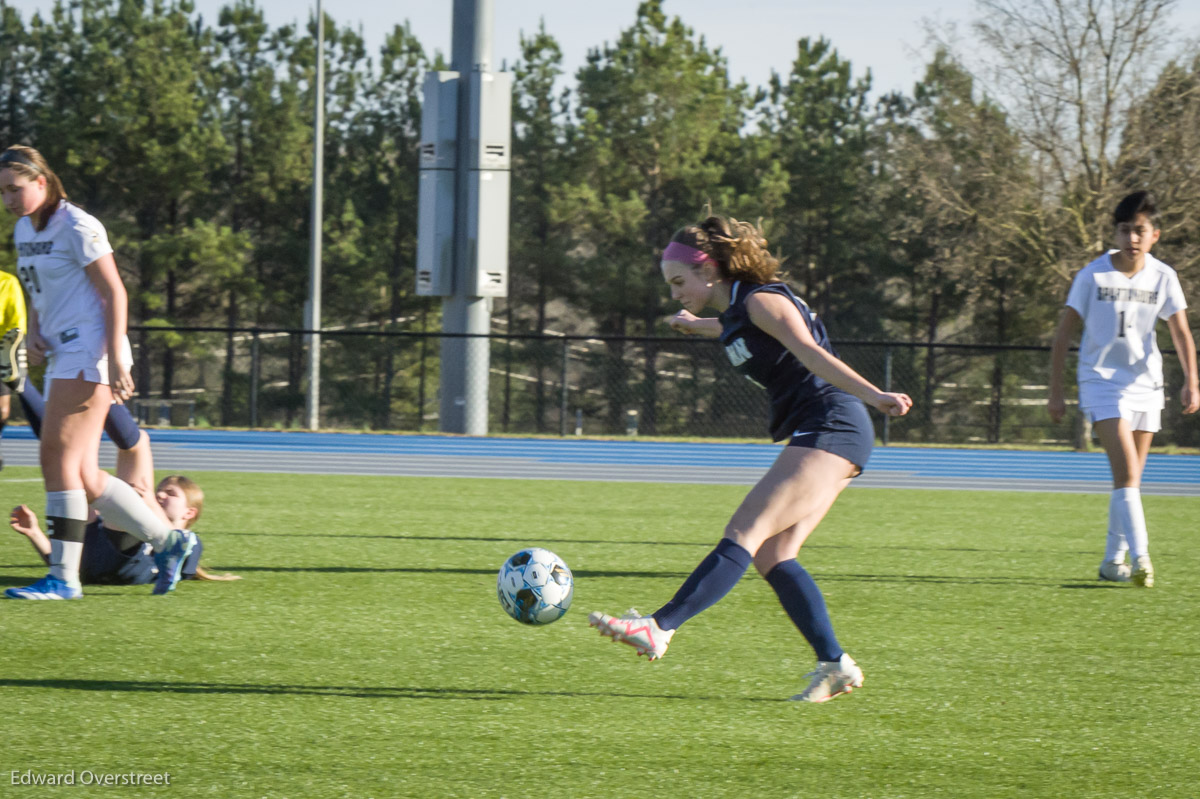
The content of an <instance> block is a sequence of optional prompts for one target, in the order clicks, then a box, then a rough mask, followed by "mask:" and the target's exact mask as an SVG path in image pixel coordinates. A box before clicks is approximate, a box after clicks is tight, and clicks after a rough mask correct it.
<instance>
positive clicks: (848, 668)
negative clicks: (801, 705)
mask: <svg viewBox="0 0 1200 799" xmlns="http://www.w3.org/2000/svg"><path fill="white" fill-rule="evenodd" d="M804 676H805V677H811V678H812V682H810V683H809V684H808V687H807V688H805V689H804V690H803V691H801V692H800V693H798V694H796V695H795V696H793V697H792V699H791V701H793V702H828V701H829V700H830V699H833V698H834V697H835V696H841V695H842V694H848V693H850V692H851V691H853V690H854V689H855V688H862V684H863V673H862V669H860V668H859V667H858V664H857V663H855V662H854V658H852V657H850V656H849V655H847V654H844V653H843V655H842V656H841V658H840V659H838V660H818V661H817V668H816V670H815V671H810V672H809V673H808V674H805V675H804Z"/></svg>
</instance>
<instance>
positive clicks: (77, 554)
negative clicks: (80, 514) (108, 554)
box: [50, 538, 83, 584]
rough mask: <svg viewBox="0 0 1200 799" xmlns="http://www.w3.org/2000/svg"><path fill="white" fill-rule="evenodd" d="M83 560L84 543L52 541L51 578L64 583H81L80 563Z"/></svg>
mask: <svg viewBox="0 0 1200 799" xmlns="http://www.w3.org/2000/svg"><path fill="white" fill-rule="evenodd" d="M81 560H83V542H82V541H62V540H59V539H57V538H51V539H50V576H51V577H56V578H58V579H59V580H62V581H63V582H64V583H72V584H78V583H79V562H80V561H81Z"/></svg>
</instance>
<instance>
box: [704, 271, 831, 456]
mask: <svg viewBox="0 0 1200 799" xmlns="http://www.w3.org/2000/svg"><path fill="white" fill-rule="evenodd" d="M760 291H765V292H770V293H771V294H781V295H783V296H784V297H787V298H788V299H790V300H791V301H792V302H793V303H795V305H796V308H797V310H799V311H800V317H801V318H802V319H804V323H805V324H806V325H808V329H809V332H811V333H812V337H813V339H814V340H815V341H816V342H817V346H819V347H821V349H823V350H825V351H826V352H828V353H829V354H831V355H833V356H834V357H835V358H836V357H837V352H836V351H835V350H834V348H833V345H832V344H830V343H829V335H828V333H826V332H825V325H823V324H822V323H821V320H820V319H818V318H817V315H816V314H815V313H813V312H812V310H811V309H810V308H809V307H808V305H807V304H805V302H804V300H802V299H800V298H799V297H797V296H796V295H795V294H794V293H793V292H792V290H791V289H790V288H788V286H787V285H786V284H784V283H747V282H746V281H743V280H739V281H736V282H734V284H733V286H732V288H731V289H730V298H729V307H728V308H726V309H725V311H724V312H723V313H722V314H721V316H720V321H721V344H722V345H724V347H725V354H726V355H728V356H729V362H730V363H732V364H733V367H734V368H735V369H737V370H738V372H740V373H741V374H743V375H745V376H746V377H748V378H749V379H750V380H752V381H754V382H755V383H757V384H758V385H760V386H762V387H763V388H765V389H766V390H767V396H768V397H769V398H770V401H771V423H770V431H771V439H772V440H774V441H782V440H783V439H785V438H789V437H790V436H791V435H792V432H793V431H794V430H796V428H797V427H799V425H800V422H801V421H802V420H803V419H804V418H805V417H807V416H810V415H811V414H813V413H820V409H821V408H822V407H823V405H824V403H823V402H822V400H823V398H825V397H827V396H829V395H830V394H845V393H846V392H844V391H842V390H841V389H840V388H838V387H836V386H834V385H832V384H830V383H827V382H826V381H824V380H822V379H821V378H819V377H817V376H816V375H815V374H813V373H812V372H810V371H809V370H808V367H806V366H805V365H804V364H802V363H801V362H800V359H798V358H797V357H796V356H795V355H793V354H792V353H791V351H790V350H788V348H787V347H785V346H783V344H781V343H780V342H779V340H778V339H777V338H775V337H774V336H772V335H770V334H768V333H765V332H763V331H762V330H760V329H759V328H758V327H756V326H755V325H754V323H753V322H751V321H750V314H749V312H748V311H747V310H746V300H747V299H749V298H750V296H751V295H753V294H756V293H758V292H760Z"/></svg>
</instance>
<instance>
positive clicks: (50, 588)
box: [4, 574, 83, 599]
mask: <svg viewBox="0 0 1200 799" xmlns="http://www.w3.org/2000/svg"><path fill="white" fill-rule="evenodd" d="M4 596H6V597H8V598H9V599H82V598H83V586H81V585H80V584H79V583H77V582H75V583H68V582H64V581H63V580H60V579H58V578H57V577H51V576H50V575H49V574H47V575H46V576H45V577H43V578H42V579H40V580H38V581H37V582H36V583H34V584H33V585H27V586H25V587H24V588H8V589H5V591H4Z"/></svg>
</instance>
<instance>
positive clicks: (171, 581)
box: [150, 530, 196, 594]
mask: <svg viewBox="0 0 1200 799" xmlns="http://www.w3.org/2000/svg"><path fill="white" fill-rule="evenodd" d="M195 546H196V534H195V533H193V532H191V531H190V530H172V531H171V532H170V534H168V535H167V541H166V544H164V545H163V548H162V549H161V550H159V551H157V552H155V553H154V565H155V566H156V567H157V568H158V577H157V578H156V579H155V580H154V590H152V591H151V592H150V593H152V594H166V593H169V592H171V591H174V590H175V586H176V584H177V583H178V582H179V577H180V575H181V574H182V573H183V564H184V562H185V561H186V560H187V559H188V555H191V554H192V549H193V548H194V547H195Z"/></svg>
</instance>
